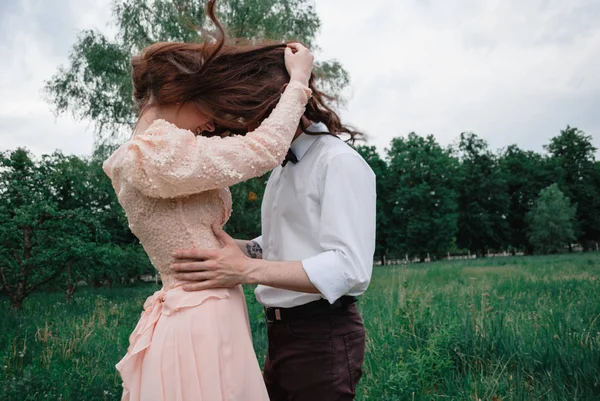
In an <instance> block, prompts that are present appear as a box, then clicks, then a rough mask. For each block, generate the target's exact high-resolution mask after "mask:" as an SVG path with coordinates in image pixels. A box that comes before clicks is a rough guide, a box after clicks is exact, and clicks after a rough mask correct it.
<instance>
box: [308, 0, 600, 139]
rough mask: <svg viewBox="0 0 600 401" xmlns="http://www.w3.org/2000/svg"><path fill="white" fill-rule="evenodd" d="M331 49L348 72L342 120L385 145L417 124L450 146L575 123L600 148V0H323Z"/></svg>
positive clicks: (325, 39) (325, 41)
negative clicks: (469, 135) (472, 135)
mask: <svg viewBox="0 0 600 401" xmlns="http://www.w3.org/2000/svg"><path fill="white" fill-rule="evenodd" d="M317 6H318V7H317V10H318V13H319V15H321V16H322V19H323V30H322V34H321V36H320V41H319V44H320V46H321V48H322V49H323V56H324V57H327V58H329V57H331V58H336V59H338V60H339V61H341V62H342V64H343V65H344V66H346V67H347V69H348V70H349V72H350V74H351V77H352V80H353V97H352V99H351V101H350V102H349V104H348V109H347V111H346V112H344V113H343V115H344V117H345V119H347V120H349V121H351V122H353V123H355V124H356V125H357V126H359V127H360V128H362V129H364V130H365V131H366V132H367V133H368V134H370V136H371V138H372V141H373V142H374V143H375V144H376V145H378V147H379V148H380V149H381V148H384V147H385V146H387V144H388V143H389V141H390V139H391V138H393V137H394V136H398V135H405V134H406V133H408V132H410V131H416V132H417V133H419V134H429V133H433V134H435V135H436V137H437V138H438V140H439V141H440V142H441V143H443V144H449V143H451V142H452V141H453V140H454V139H455V138H456V137H457V136H458V135H459V134H460V132H461V131H469V130H471V131H475V132H476V133H478V134H479V135H480V136H482V137H484V138H486V139H487V140H488V141H489V142H490V145H491V146H492V147H493V148H499V147H502V146H507V145H509V144H511V143H517V144H519V145H520V146H522V147H524V148H527V149H534V150H538V151H539V150H541V149H542V145H543V144H545V143H547V142H548V140H549V139H550V138H551V137H552V136H554V135H556V134H558V133H559V131H560V130H561V129H563V128H564V127H565V126H566V125H567V124H570V125H572V126H577V127H579V128H580V129H583V130H584V131H586V132H587V133H588V134H591V135H594V142H595V144H596V146H597V147H600V112H598V111H597V110H598V109H600V75H599V74H597V73H596V72H597V71H599V70H600V53H599V52H598V51H597V50H598V49H599V48H600V26H598V25H597V24H596V23H595V21H597V20H598V18H599V17H600V3H598V2H597V1H584V0H581V1H578V0H576V1H571V2H561V1H532V2H521V1H515V0H513V1H491V0H487V1H481V2H472V1H467V0H463V1H453V2H440V1H438V2H435V1H420V2H418V1H408V0H399V1H384V0H371V1H369V2H368V3H365V2H362V1H355V0H330V1H319V2H317Z"/></svg>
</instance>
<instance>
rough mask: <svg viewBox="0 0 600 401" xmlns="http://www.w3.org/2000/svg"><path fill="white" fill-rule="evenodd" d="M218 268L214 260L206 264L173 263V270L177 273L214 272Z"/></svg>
mask: <svg viewBox="0 0 600 401" xmlns="http://www.w3.org/2000/svg"><path fill="white" fill-rule="evenodd" d="M216 266H217V265H216V263H215V262H214V261H212V260H208V261H205V262H183V263H171V270H173V271H174V272H177V273H189V272H203V271H211V270H214V269H215V267H216Z"/></svg>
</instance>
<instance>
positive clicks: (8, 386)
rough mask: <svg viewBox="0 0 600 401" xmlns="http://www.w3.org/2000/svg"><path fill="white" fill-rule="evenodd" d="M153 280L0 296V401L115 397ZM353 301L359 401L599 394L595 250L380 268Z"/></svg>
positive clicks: (255, 322)
mask: <svg viewBox="0 0 600 401" xmlns="http://www.w3.org/2000/svg"><path fill="white" fill-rule="evenodd" d="M156 288H157V287H156V286H155V285H145V286H138V287H132V288H113V289H99V290H94V289H81V290H79V291H78V292H77V293H76V295H75V298H74V300H73V301H72V302H70V303H68V304H65V303H64V297H63V295H62V294H41V293H40V294H35V295H34V296H32V297H31V298H30V299H28V300H27V301H25V304H24V307H23V310H22V311H21V313H18V314H17V313H14V312H8V302H7V300H5V299H1V300H0V309H1V310H2V314H0V328H1V329H0V382H1V383H2V385H1V386H0V400H5V401H9V400H43V399H49V400H87V401H92V400H117V399H119V397H120V392H121V390H120V388H121V383H120V379H119V377H118V374H117V373H116V371H115V369H114V364H115V363H116V362H117V361H118V360H119V359H120V358H121V357H122V356H123V354H124V353H125V350H126V348H127V338H128V336H129V333H130V332H131V330H132V329H133V327H134V326H135V324H136V322H137V319H138V317H139V314H140V311H141V305H142V303H143V300H144V299H145V298H146V297H147V296H148V295H150V294H151V293H152V292H153V291H154V290H155V289H156ZM247 295H248V296H247V299H248V301H249V302H248V305H249V308H250V315H251V319H252V329H253V335H254V342H255V347H256V350H257V354H258V356H259V360H260V361H261V363H262V360H263V359H264V355H265V350H266V334H265V326H264V323H263V321H262V312H261V309H260V307H259V305H257V304H256V302H255V301H254V298H253V297H252V296H251V293H250V292H249V289H248V292H247ZM359 308H360V310H361V312H362V313H363V317H364V319H365V324H366V326H367V331H368V339H367V355H366V361H365V366H364V368H365V374H364V376H363V378H362V380H361V383H360V386H359V389H358V394H359V395H358V397H357V399H358V400H378V401H379V400H385V401H388V400H494V401H497V400H598V399H600V254H598V253H588V254H573V255H563V256H545V257H523V258H499V259H485V260H469V261H455V262H439V263H431V264H424V265H411V266H409V267H393V268H392V267H378V268H376V269H375V272H374V277H373V283H372V285H371V287H370V288H369V290H368V292H367V294H365V295H364V296H363V297H362V298H361V300H360V301H359ZM248 401H252V400H248Z"/></svg>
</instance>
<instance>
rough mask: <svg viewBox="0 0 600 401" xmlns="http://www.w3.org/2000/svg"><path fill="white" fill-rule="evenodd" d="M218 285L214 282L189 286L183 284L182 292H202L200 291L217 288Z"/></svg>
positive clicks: (203, 282)
mask: <svg viewBox="0 0 600 401" xmlns="http://www.w3.org/2000/svg"><path fill="white" fill-rule="evenodd" d="M218 287H219V285H218V284H217V282H216V281H210V280H209V281H202V282H200V283H190V284H184V285H183V286H182V288H183V290H184V291H202V290H208V289H211V288H218Z"/></svg>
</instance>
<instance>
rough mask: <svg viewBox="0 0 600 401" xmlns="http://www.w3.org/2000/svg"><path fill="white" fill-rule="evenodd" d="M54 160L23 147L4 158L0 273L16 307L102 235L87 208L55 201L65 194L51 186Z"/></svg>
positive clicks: (0, 163) (1, 168)
mask: <svg viewBox="0 0 600 401" xmlns="http://www.w3.org/2000/svg"><path fill="white" fill-rule="evenodd" d="M55 162H56V159H55V158H52V157H45V158H43V159H42V161H41V162H36V161H34V160H33V159H32V158H31V156H30V155H29V153H28V152H27V151H25V150H24V149H17V150H16V151H13V152H5V153H4V154H2V155H1V156H0V194H1V195H2V197H1V198H0V274H1V279H2V286H3V288H4V290H5V291H6V292H7V293H8V296H9V298H10V306H11V307H12V308H13V309H20V308H21V305H22V303H23V300H24V299H25V298H27V296H28V295H29V294H30V293H31V292H33V291H34V290H36V289H37V288H39V287H41V286H43V285H45V284H47V283H49V282H50V281H52V280H54V279H55V278H57V277H58V276H59V275H60V274H61V273H62V272H63V271H64V270H65V269H66V268H67V267H68V266H71V265H72V264H73V263H76V262H77V261H78V260H79V259H80V258H82V257H84V255H86V254H87V253H88V252H89V250H90V248H91V247H93V245H92V241H94V240H95V238H97V237H99V236H102V235H103V232H102V229H101V227H100V226H99V225H98V222H97V220H95V219H94V218H93V216H90V214H89V212H88V211H87V210H85V209H84V208H79V207H75V208H65V207H63V206H64V205H61V204H60V203H59V202H57V201H56V199H57V198H61V197H62V196H64V195H65V193H64V192H63V191H61V188H59V187H56V186H53V185H52V183H53V178H52V176H53V173H52V172H53V171H56V170H55V169H54V167H55V165H54V163H55ZM54 178H56V177H54ZM73 192H75V191H73ZM68 196H71V193H69V194H68Z"/></svg>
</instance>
